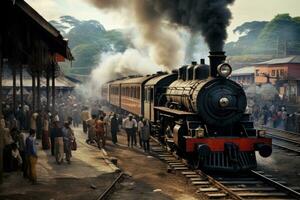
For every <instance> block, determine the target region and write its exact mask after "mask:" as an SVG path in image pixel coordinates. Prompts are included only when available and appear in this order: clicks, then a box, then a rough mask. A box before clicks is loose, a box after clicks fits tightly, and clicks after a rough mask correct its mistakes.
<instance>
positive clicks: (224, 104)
mask: <svg viewBox="0 0 300 200" xmlns="http://www.w3.org/2000/svg"><path fill="white" fill-rule="evenodd" d="M219 104H220V106H221V107H222V108H225V107H227V106H228V105H229V99H228V98H227V97H222V98H221V99H220V100H219Z"/></svg>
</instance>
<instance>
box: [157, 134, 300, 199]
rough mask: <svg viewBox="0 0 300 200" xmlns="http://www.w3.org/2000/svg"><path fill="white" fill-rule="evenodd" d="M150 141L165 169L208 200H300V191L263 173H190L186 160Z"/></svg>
mask: <svg viewBox="0 0 300 200" xmlns="http://www.w3.org/2000/svg"><path fill="white" fill-rule="evenodd" d="M151 139H152V140H151V145H152V148H151V149H152V151H153V153H154V154H156V155H157V157H158V158H159V159H161V160H162V161H164V162H165V163H167V164H168V167H169V169H168V170H169V171H173V172H175V173H176V174H180V175H182V176H184V177H185V178H186V180H187V183H189V184H190V185H192V186H195V187H196V188H197V191H198V192H199V193H203V194H205V195H206V196H207V198H208V199H255V200H259V199H264V200H267V199H272V200H279V199H300V193H299V192H298V191H299V190H300V188H298V187H293V188H290V187H288V186H286V183H285V182H283V181H280V180H277V179H276V178H274V177H272V176H271V175H267V174H264V172H262V171H250V172H248V173H245V174H230V175H224V173H223V174H207V173H204V172H203V171H200V170H193V169H191V168H190V167H189V166H188V165H187V162H186V161H185V160H182V159H181V158H179V157H178V156H176V155H175V154H174V153H172V152H170V151H168V149H167V148H165V147H163V146H162V145H160V143H159V142H158V141H157V140H156V139H155V138H151Z"/></svg>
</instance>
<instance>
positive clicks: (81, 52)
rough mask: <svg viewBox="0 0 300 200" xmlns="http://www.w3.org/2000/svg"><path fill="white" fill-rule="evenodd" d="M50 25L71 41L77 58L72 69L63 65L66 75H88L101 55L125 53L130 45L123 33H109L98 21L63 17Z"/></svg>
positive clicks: (117, 31) (110, 31)
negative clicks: (112, 52)
mask: <svg viewBox="0 0 300 200" xmlns="http://www.w3.org/2000/svg"><path fill="white" fill-rule="evenodd" d="M50 23H51V24H52V25H53V26H54V27H56V28H57V29H58V30H59V31H60V32H61V34H62V35H63V36H64V37H65V38H67V39H68V40H69V46H70V48H71V51H72V54H73V56H74V57H75V61H74V62H73V63H72V68H69V67H68V66H67V65H66V64H62V67H63V69H64V71H65V73H66V74H73V73H75V74H80V75H88V74H89V73H90V71H91V69H92V68H93V67H95V66H96V65H97V63H99V59H100V58H99V55H100V54H101V53H103V52H108V51H114V52H123V51H125V49H126V48H127V47H128V46H129V45H130V44H129V42H128V41H129V40H128V39H127V38H126V36H125V35H124V34H123V33H122V31H120V30H109V31H107V30H105V28H104V27H103V25H102V24H101V23H100V22H98V21H96V20H87V21H80V20H78V19H76V18H74V17H72V16H61V17H60V18H59V19H58V20H52V21H50Z"/></svg>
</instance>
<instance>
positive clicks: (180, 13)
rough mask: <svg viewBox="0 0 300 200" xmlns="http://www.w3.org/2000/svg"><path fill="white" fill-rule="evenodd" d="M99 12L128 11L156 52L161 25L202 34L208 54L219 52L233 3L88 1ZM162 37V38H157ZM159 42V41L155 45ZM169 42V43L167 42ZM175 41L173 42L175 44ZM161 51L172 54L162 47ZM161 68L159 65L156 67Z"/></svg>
mask: <svg viewBox="0 0 300 200" xmlns="http://www.w3.org/2000/svg"><path fill="white" fill-rule="evenodd" d="M88 1H90V2H92V3H94V4H95V5H96V6H97V7H99V8H102V9H123V10H124V9H125V10H126V9H127V10H129V11H130V13H134V17H135V18H133V19H135V20H136V21H137V23H138V24H139V25H140V28H142V29H141V30H142V31H143V32H144V36H145V39H146V40H148V42H152V43H154V44H155V46H156V47H157V48H158V49H159V47H161V46H160V43H167V44H168V42H170V41H164V40H160V39H166V38H168V37H163V35H164V32H163V31H162V30H161V28H160V27H161V25H162V21H163V20H166V21H168V22H169V23H172V24H176V25H179V26H184V27H186V28H188V29H189V30H190V31H191V32H194V33H196V32H201V34H202V35H203V37H204V39H205V41H206V43H207V44H208V46H209V48H210V50H211V51H221V50H223V47H224V41H225V40H226V38H227V32H226V27H227V26H228V25H229V22H230V19H231V12H230V10H229V8H228V7H227V6H228V5H230V4H232V3H233V2H234V0H88ZM160 34H162V37H163V38H160V37H159V36H160ZM158 40H160V41H158ZM169 40H171V39H170V38H169ZM175 41H176V40H175ZM163 49H164V50H171V48H168V47H165V48H163ZM158 64H162V63H158Z"/></svg>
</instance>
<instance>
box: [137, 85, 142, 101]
mask: <svg viewBox="0 0 300 200" xmlns="http://www.w3.org/2000/svg"><path fill="white" fill-rule="evenodd" d="M136 92H137V94H136V97H137V98H138V99H140V98H141V94H140V93H141V92H140V87H136Z"/></svg>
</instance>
